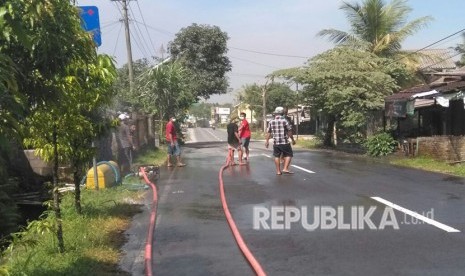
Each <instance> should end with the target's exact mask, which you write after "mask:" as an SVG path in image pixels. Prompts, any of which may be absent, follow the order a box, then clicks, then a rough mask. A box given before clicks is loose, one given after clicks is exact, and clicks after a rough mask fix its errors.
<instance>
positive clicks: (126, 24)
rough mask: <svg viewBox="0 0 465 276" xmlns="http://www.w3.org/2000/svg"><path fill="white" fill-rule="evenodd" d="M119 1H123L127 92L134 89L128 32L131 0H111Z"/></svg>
mask: <svg viewBox="0 0 465 276" xmlns="http://www.w3.org/2000/svg"><path fill="white" fill-rule="evenodd" d="M111 1H117V2H119V1H121V2H122V3H123V22H124V29H125V35H126V51H127V54H128V70H129V92H130V93H132V91H134V71H133V69H132V50H131V35H130V32H129V18H128V2H129V1H131V0H111Z"/></svg>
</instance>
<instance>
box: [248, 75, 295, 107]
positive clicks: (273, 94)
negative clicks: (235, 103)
mask: <svg viewBox="0 0 465 276" xmlns="http://www.w3.org/2000/svg"><path fill="white" fill-rule="evenodd" d="M263 89H264V87H263V86H260V85H258V84H256V83H254V84H251V85H246V86H244V87H243V88H242V91H241V92H240V95H239V100H240V101H241V102H242V103H245V104H248V105H249V108H250V110H253V111H254V112H255V113H256V114H262V113H263V96H262V95H263V94H262V93H263ZM266 89H267V93H266V113H267V114H268V113H271V112H273V110H275V108H276V107H278V106H282V107H292V106H294V105H295V103H296V92H295V91H293V90H292V89H291V88H290V87H289V85H287V84H285V83H279V82H273V83H271V84H270V85H269V86H268V87H267V88H266Z"/></svg>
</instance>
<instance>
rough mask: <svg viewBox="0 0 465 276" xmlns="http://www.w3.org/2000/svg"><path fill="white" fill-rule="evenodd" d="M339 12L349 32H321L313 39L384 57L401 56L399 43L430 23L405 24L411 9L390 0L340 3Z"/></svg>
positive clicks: (402, 1) (420, 20) (403, 1)
mask: <svg viewBox="0 0 465 276" xmlns="http://www.w3.org/2000/svg"><path fill="white" fill-rule="evenodd" d="M340 9H341V10H343V11H344V12H345V13H346V17H347V19H348V21H349V24H350V31H349V32H346V31H341V30H336V29H324V30H321V31H320V32H319V33H318V34H317V35H319V36H324V37H328V38H329V40H330V41H333V42H335V43H336V44H347V43H349V44H351V43H353V44H356V45H365V46H366V48H367V49H368V51H370V52H372V53H374V54H376V55H379V56H385V57H386V56H387V57H392V56H393V55H396V54H399V53H401V52H400V51H401V46H402V45H401V43H402V42H403V41H404V40H405V39H406V38H407V37H408V36H411V35H413V34H414V33H415V32H417V31H418V30H420V29H421V28H423V27H425V26H426V25H427V23H429V22H430V21H431V20H432V17H430V16H425V17H420V18H417V19H414V20H412V21H410V22H408V21H407V19H408V15H409V13H410V12H411V11H412V9H411V8H410V7H409V6H408V5H407V1H406V0H393V1H391V2H390V3H389V4H386V3H385V2H384V1H383V0H363V2H362V4H358V3H348V2H343V4H342V6H341V7H340Z"/></svg>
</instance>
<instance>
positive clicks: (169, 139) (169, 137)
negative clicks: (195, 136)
mask: <svg viewBox="0 0 465 276" xmlns="http://www.w3.org/2000/svg"><path fill="white" fill-rule="evenodd" d="M175 121H176V118H175V117H174V116H172V117H171V118H170V120H169V121H168V123H167V124H166V143H167V144H168V161H167V162H166V163H167V165H168V167H173V164H172V163H171V156H173V155H174V156H176V161H177V166H178V167H184V166H185V165H186V164H183V163H182V162H181V148H180V147H179V143H178V138H177V136H176V128H175V126H174V122H175Z"/></svg>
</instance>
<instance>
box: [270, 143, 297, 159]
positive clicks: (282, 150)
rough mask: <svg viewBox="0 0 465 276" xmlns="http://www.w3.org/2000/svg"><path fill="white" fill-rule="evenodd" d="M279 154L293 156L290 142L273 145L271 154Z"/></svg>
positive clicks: (278, 155)
mask: <svg viewBox="0 0 465 276" xmlns="http://www.w3.org/2000/svg"><path fill="white" fill-rule="evenodd" d="M281 154H282V156H283V157H292V156H294V153H293V152H292V147H291V144H283V145H273V156H274V157H277V158H278V157H280V156H281Z"/></svg>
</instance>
